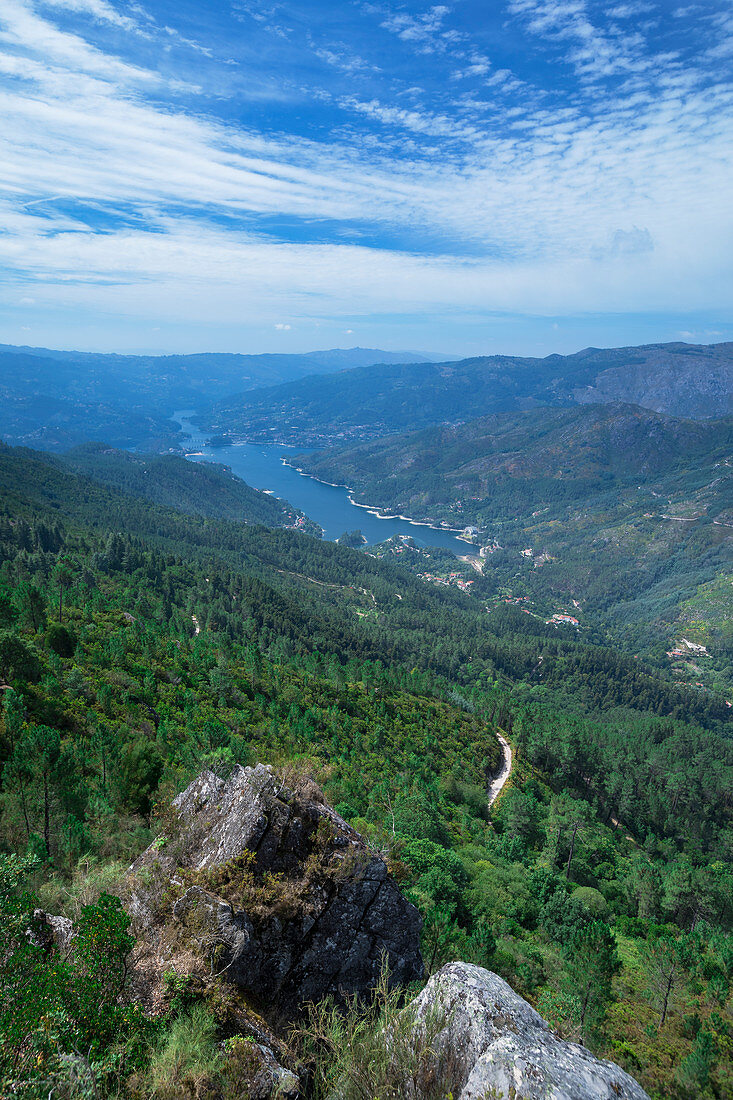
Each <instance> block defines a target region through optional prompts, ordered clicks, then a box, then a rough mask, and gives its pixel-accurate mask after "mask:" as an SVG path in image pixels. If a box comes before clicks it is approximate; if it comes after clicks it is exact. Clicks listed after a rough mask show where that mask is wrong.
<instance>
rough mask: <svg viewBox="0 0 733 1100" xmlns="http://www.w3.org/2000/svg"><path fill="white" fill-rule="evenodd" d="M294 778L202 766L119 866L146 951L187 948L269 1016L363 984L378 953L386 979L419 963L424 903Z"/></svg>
mask: <svg viewBox="0 0 733 1100" xmlns="http://www.w3.org/2000/svg"><path fill="white" fill-rule="evenodd" d="M295 787H296V788H297V789H289V788H287V787H285V786H284V785H283V783H282V782H280V781H279V780H278V779H277V777H276V776H275V774H274V773H273V771H272V769H271V768H269V767H266V766H264V765H262V764H258V765H257V766H256V767H254V768H241V767H237V768H236V769H235V770H234V771H233V773H232V774H231V775H230V776H229V778H228V779H226V780H223V779H221V778H219V777H218V776H216V775H214V773H213V772H210V771H205V772H203V773H202V774H201V775H200V776H199V777H198V778H197V779H196V780H194V782H193V783H191V784H190V786H189V787H187V788H186V790H185V791H183V793H182V794H180V795H179V796H178V797H177V798H176V799H175V800H174V803H173V805H174V809H175V814H173V815H172V822H171V827H170V828H169V829H168V830H167V832H168V834H169V835H168V836H167V837H166V838H160V839H159V840H157V841H156V842H155V843H153V844H152V845H151V846H150V848H148V849H147V850H146V851H145V852H144V853H143V854H142V855H141V856H140V858H139V859H138V860H137V861H136V862H135V863H134V864H133V866H132V867H131V868H130V872H129V876H128V888H129V909H130V912H131V915H132V916H133V919H134V923H135V926H136V933H137V935H138V936H139V937H140V938H141V940H142V941H143V943H144V944H145V943H147V945H148V948H149V950H148V957H147V961H146V965H148V967H149V966H150V963H151V955H157V957H158V965H159V969H160V970H161V971H163V970H165V968H166V966H169V965H170V961H171V959H173V960H174V962H173V965H174V967H175V958H176V957H178V958H180V957H181V956H182V954H187V955H188V956H189V957H190V956H192V955H193V956H197V957H198V959H199V961H200V962H201V963H203V964H204V966H205V968H206V969H207V970H208V972H209V973H211V974H214V975H220V976H221V977H222V978H224V979H226V980H227V981H228V982H231V983H233V984H234V985H235V986H236V988H237V989H238V990H239V991H241V993H242V994H243V995H244V997H245V998H246V1001H247V1004H248V1005H250V1006H251V1007H252V1008H254V1009H256V1010H257V1011H258V1012H260V1013H261V1014H262V1015H263V1016H264V1017H265V1018H266V1019H268V1020H270V1021H273V1022H280V1021H283V1020H287V1019H293V1018H294V1017H295V1016H297V1015H298V1013H299V1012H300V1011H302V1008H303V1005H304V1004H305V1003H307V1002H308V1001H315V1000H320V999H321V998H323V997H325V996H327V995H329V994H330V995H333V996H334V997H336V998H337V999H339V998H343V997H344V996H346V995H349V994H354V993H362V992H366V991H367V990H368V989H370V988H371V987H372V986H373V985H374V984H375V981H376V979H377V977H378V975H379V970H380V967H381V964H382V959H383V957H384V958H386V961H387V964H388V966H389V969H390V972H391V976H392V980H393V981H394V982H395V983H396V984H397V983H400V984H401V983H406V982H410V981H413V980H414V979H416V978H419V977H420V976H421V975H422V972H423V964H422V958H421V956H420V948H419V932H420V926H421V919H420V916H419V914H418V912H417V910H416V909H415V908H414V907H413V906H412V905H410V904H409V902H407V901H406V900H405V898H403V897H402V895H401V894H400V892H399V889H398V888H397V886H396V884H395V883H394V881H393V880H392V879H391V878H390V876H389V874H388V872H387V867H386V865H385V863H384V862H383V860H382V859H381V858H380V857H379V856H378V855H377V854H375V853H374V852H373V851H372V850H371V849H370V848H369V847H368V846H367V844H366V842H365V841H364V840H363V838H362V837H361V836H360V835H359V834H358V833H357V832H356V831H355V830H354V829H352V828H351V827H350V826H349V825H347V824H346V822H345V821H344V820H343V819H342V818H341V817H339V815H338V814H337V813H335V811H334V810H332V809H331V808H330V807H329V806H327V805H326V804H325V800H324V798H323V795H322V794H321V792H320V790H319V789H318V787H317V786H316V785H315V784H314V783H313V782H312V781H310V780H306V781H304V782H303V781H301V782H298V783H296V784H295Z"/></svg>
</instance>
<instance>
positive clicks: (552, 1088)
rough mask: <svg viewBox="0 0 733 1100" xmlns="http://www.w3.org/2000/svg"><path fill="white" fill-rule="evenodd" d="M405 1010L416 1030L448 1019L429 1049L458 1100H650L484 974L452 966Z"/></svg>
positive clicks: (618, 1071)
mask: <svg viewBox="0 0 733 1100" xmlns="http://www.w3.org/2000/svg"><path fill="white" fill-rule="evenodd" d="M408 1010H409V1011H410V1012H413V1013H414V1014H415V1019H416V1024H417V1026H418V1027H419V1026H420V1021H425V1020H426V1019H428V1018H429V1016H430V1014H431V1013H435V1012H436V1011H437V1012H439V1013H441V1014H443V1013H444V1014H445V1019H446V1021H447V1022H446V1023H445V1025H444V1026H443V1028H442V1030H441V1031H440V1032H439V1034H438V1035H437V1037H436V1038H435V1039H434V1040H433V1043H432V1047H433V1050H434V1051H435V1053H436V1054H437V1055H438V1058H439V1060H440V1061H441V1062H442V1063H443V1065H447V1066H449V1067H450V1070H449V1073H450V1077H451V1079H450V1081H447V1082H446V1083H445V1085H446V1089H450V1091H451V1092H452V1094H453V1096H454V1097H455V1098H456V1100H483V1098H484V1097H488V1096H505V1097H510V1096H516V1097H520V1096H521V1097H522V1100H649V1097H648V1096H647V1094H646V1093H645V1092H644V1090H643V1089H642V1088H641V1086H640V1085H639V1084H637V1082H636V1081H635V1080H634V1079H633V1078H632V1077H629V1075H628V1074H627V1073H625V1072H624V1071H623V1070H622V1069H620V1067H619V1066H617V1065H614V1063H613V1062H604V1061H601V1060H600V1059H598V1058H596V1057H594V1055H592V1054H591V1053H590V1051H588V1050H586V1048H585V1047H583V1046H579V1045H578V1044H577V1043H568V1042H563V1041H562V1040H561V1039H558V1038H556V1037H555V1036H554V1035H553V1034H552V1032H551V1031H550V1029H549V1028H548V1026H547V1024H546V1023H545V1021H544V1020H543V1019H542V1017H541V1016H539V1015H538V1014H537V1013H536V1012H535V1010H534V1009H533V1008H532V1007H531V1006H530V1005H529V1004H527V1002H526V1001H525V1000H523V999H522V998H521V997H520V996H519V995H518V994H517V993H515V992H514V990H513V989H512V988H511V986H509V985H507V983H506V982H505V981H504V980H503V979H502V978H500V977H498V975H496V974H492V973H491V971H489V970H484V969H483V968H482V967H480V966H473V965H471V964H469V963H462V962H454V963H448V965H447V966H444V967H443V968H442V970H440V971H438V973H437V974H434V975H433V977H432V978H431V979H430V981H429V982H428V984H427V985H426V986H425V989H424V990H423V991H422V993H421V994H420V995H419V996H418V997H417V998H416V999H415V1000H414V1001H413V1002H412V1003H411V1004H410V1005H409V1009H408ZM492 1090H493V1091H492ZM416 1100H420V1098H419V1097H417V1098H416Z"/></svg>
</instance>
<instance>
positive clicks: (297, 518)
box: [60, 443, 318, 534]
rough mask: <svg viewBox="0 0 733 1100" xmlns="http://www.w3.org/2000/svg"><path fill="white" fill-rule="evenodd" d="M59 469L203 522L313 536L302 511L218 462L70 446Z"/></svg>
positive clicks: (101, 445) (313, 528) (99, 445)
mask: <svg viewBox="0 0 733 1100" xmlns="http://www.w3.org/2000/svg"><path fill="white" fill-rule="evenodd" d="M60 461H61V462H63V464H64V465H65V466H68V467H70V468H71V469H72V470H74V471H75V472H77V473H80V474H85V475H86V476H88V477H90V478H92V479H93V480H94V481H99V482H101V483H102V484H103V485H108V486H110V487H111V488H113V489H119V490H120V491H121V492H123V493H126V494H128V495H130V496H135V497H144V498H145V499H146V500H150V501H152V502H153V503H154V504H162V505H164V506H166V507H171V508H175V509H177V510H178V511H179V512H187V513H190V514H191V515H199V516H206V517H208V518H209V519H231V520H238V521H239V522H240V523H261V524H264V525H265V526H267V527H294V526H296V525H297V526H298V527H301V528H305V529H308V530H310V531H311V533H313V534H317V533H318V530H317V528H316V525H315V524H313V523H311V522H310V521H309V520H308V519H307V518H306V517H305V516H304V515H303V513H302V512H299V511H298V510H297V509H295V508H291V507H290V505H289V504H288V503H287V502H285V501H281V500H278V499H277V497H273V496H270V495H268V494H267V493H262V492H260V491H259V490H258V489H253V488H251V487H250V486H249V485H247V484H246V483H245V482H244V481H242V479H241V478H238V477H235V475H234V474H233V473H232V472H231V470H230V469H229V467H227V466H223V465H221V464H220V463H214V462H204V463H194V462H187V461H186V459H185V458H181V457H179V456H178V455H136V454H130V453H129V452H128V451H117V450H114V448H111V447H107V446H105V444H104V443H89V444H85V445H84V446H82V447H76V448H74V449H73V450H71V451H67V452H66V454H64V455H63V456H62V458H61V459H60Z"/></svg>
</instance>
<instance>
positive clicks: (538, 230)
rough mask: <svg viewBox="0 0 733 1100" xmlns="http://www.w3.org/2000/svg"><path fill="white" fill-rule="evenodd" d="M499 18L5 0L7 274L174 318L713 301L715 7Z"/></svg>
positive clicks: (722, 224) (724, 286) (48, 292)
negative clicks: (696, 24)
mask: <svg viewBox="0 0 733 1100" xmlns="http://www.w3.org/2000/svg"><path fill="white" fill-rule="evenodd" d="M468 2H470V0H468ZM508 11H509V15H510V22H509V23H508V24H505V25H504V26H503V27H501V28H499V29H500V30H501V32H502V33H501V35H499V34H498V32H497V34H496V35H495V36H494V37H493V39H492V36H491V35H483V36H482V35H481V34H480V33H478V31H477V29H476V26H477V24H476V23H475V21H472V20H471V19H467V18H465V17H464V16H465V14H466V13H465V11H463V9H462V7H461V5H456V6H455V7H453V6H448V5H433V6H428V7H420V8H419V9H418V8H416V6H415V5H412V4H411V5H409V6H408V5H406V6H405V7H404V8H399V9H397V8H395V7H394V6H392V5H390V6H389V8H387V7H386V6H380V5H378V4H367V5H362V6H361V7H359V8H354V9H353V10H350V12H348V13H347V14H346V15H342V14H339V18H338V19H336V18H335V14H334V13H335V8H334V10H333V12H331V11H329V10H325V11H324V10H321V12H320V18H312V19H309V21H308V26H307V27H305V26H304V25H303V22H302V12H301V11H300V10H299V6H298V5H296V4H294V3H292V4H287V3H281V4H278V5H272V6H271V7H269V8H265V7H263V6H262V5H251V4H250V5H247V4H244V3H239V4H237V6H236V19H234V20H233V21H232V19H231V18H230V17H229V16H227V19H228V20H229V22H227V23H226V24H225V25H224V26H220V25H219V24H218V23H216V21H214V22H212V25H211V27H210V28H203V27H202V26H201V24H199V23H193V24H192V23H190V22H189V23H186V22H183V21H182V22H180V24H179V23H178V22H176V23H175V24H174V25H171V23H170V20H169V19H164V18H162V17H159V13H158V12H157V10H156V6H155V3H154V0H148V3H147V4H146V6H145V8H141V7H139V6H135V5H129V4H127V5H125V6H124V8H123V6H122V5H121V4H113V3H112V2H111V0H4V2H3V4H2V7H0V112H1V114H2V119H3V124H2V127H1V128H0V216H1V217H2V226H3V233H2V235H0V266H2V267H3V268H4V274H3V278H4V281H5V283H6V284H8V285H15V286H17V287H18V288H19V290H18V298H17V299H16V300H20V297H21V288H22V289H25V290H28V289H30V288H31V287H32V296H33V298H35V299H36V300H37V301H38V302H39V303H40V305H39V308H45V309H51V308H53V309H57V308H62V309H69V310H71V309H73V310H76V311H78V312H79V315H80V316H82V315H83V313H84V311H85V310H86V311H100V310H101V311H104V310H112V311H113V312H114V311H116V312H118V313H119V314H120V315H121V316H123V315H124V316H125V317H134V316H145V317H148V316H151V317H152V316H153V315H154V314H155V312H156V311H158V313H159V315H160V316H161V318H163V319H168V320H169V321H171V322H173V321H174V320H175V319H176V318H180V319H182V320H186V321H187V322H188V319H190V318H191V317H192V316H195V313H196V308H195V303H196V301H198V302H199V303H200V302H202V301H203V300H204V299H205V300H206V311H207V315H210V316H216V317H218V318H219V319H220V320H223V319H224V318H225V316H227V315H229V316H233V315H240V314H241V313H242V311H243V310H244V311H245V312H246V313H247V314H248V315H250V314H251V316H252V318H253V319H254V318H256V317H264V318H267V324H268V326H269V328H270V331H272V330H273V329H275V330H277V331H279V332H286V331H289V330H288V329H287V328H286V327H284V326H285V325H286V323H285V322H283V321H282V320H281V319H280V318H282V316H283V315H285V316H292V321H291V322H288V324H291V325H292V326H293V329H295V327H296V325H297V327H298V329H299V330H302V322H303V320H304V319H305V318H306V317H308V316H310V317H315V316H333V317H340V318H347V317H353V316H355V315H364V314H366V313H370V312H371V313H374V314H375V315H385V316H388V315H396V314H406V313H410V314H411V315H418V314H422V315H424V316H435V315H436V314H438V313H442V314H444V315H454V314H455V315H458V314H460V313H461V311H465V310H470V311H472V312H475V311H480V310H481V309H482V308H483V309H485V310H506V311H512V312H515V313H517V314H521V313H523V312H525V313H526V312H533V313H542V312H545V313H552V312H558V311H560V312H563V311H564V312H576V313H577V312H583V311H590V310H596V311H600V310H603V309H606V310H609V311H614V310H628V311H635V310H636V311H638V310H649V311H652V310H669V309H672V308H674V309H683V308H685V303H687V304H688V306H689V308H692V307H693V305H694V306H695V307H696V308H702V307H703V304H704V303H705V302H707V303H708V304H710V305H718V306H719V307H720V308H727V304H728V303H729V302H730V300H731V289H732V288H731V278H732V271H731V266H732V261H731V248H730V243H731V241H730V238H731V211H730V196H729V191H730V178H731V160H732V159H733V158H732V152H731V151H732V150H733V112H731V106H732V105H733V94H732V92H731V85H730V82H729V79H728V76H729V74H728V73H727V72H726V71H725V70H724V67H723V65H722V63H721V60H720V57H721V56H722V55H717V54H716V55H715V56H713V50H715V49H719V48H720V47H722V46H723V44H724V41H725V35H727V34H729V33H732V34H733V26H731V23H730V19H729V16H730V14H731V13H730V9H729V5H722V4H721V5H720V6H719V7H718V8H717V10H716V11H714V12H710V11H707V12H706V14H705V33H704V34H703V33H702V32H701V33H700V34H699V35H698V36H697V37H695V35H693V34H692V33H691V27H692V26H693V24H689V23H686V21H685V20H686V19H687V20H689V19H691V18H692V19H694V20H696V19H697V18H698V17H697V16H692V17H691V16H687V17H681V18H680V20H679V23H680V28H679V32H678V33H677V32H676V34H675V35H672V34H671V32H670V31H669V30H668V28H665V29H664V31H663V32H662V31H659V30H655V28H654V21H655V16H657V15H658V14H659V12H658V9H657V5H656V4H654V3H652V0H648V2H647V0H638V2H632V0H629V2H623V0H622V2H621V3H618V4H617V5H616V6H615V8H613V9H612V10H611V11H610V13H607V14H606V15H605V16H602V15H601V14H599V13H600V11H601V9H600V7H599V6H598V5H595V4H594V5H592V6H591V4H590V3H589V2H586V0H510V2H509V6H508ZM341 12H342V9H341V8H339V13H341ZM347 15H348V19H347ZM642 16H643V17H644V18H647V17H648V19H649V25H648V26H646V27H645V29H644V31H643V32H642V31H640V30H638V29H636V28H637V24H638V20H639V19H640V18H641V17H642ZM222 18H223V17H222ZM299 20H300V23H299ZM348 20H357V23H356V24H354V26H351V25H350V24H349V22H348ZM242 21H244V22H242ZM713 25H714V27H715V28H716V33H717V35H718V38H719V41H718V42H717V43H715V45H714V46H712V47H711V43H710V27H711V26H713ZM243 27H246V28H247V30H246V33H245V31H242V28H243ZM232 28H235V30H232ZM507 28H508V29H507ZM204 29H206V33H204ZM357 29H358V33H356V31H357ZM479 29H480V28H479ZM509 30H511V32H512V33H513V34H515V35H516V36H520V35H526V34H529V35H530V36H532V41H534V42H536V46H535V47H533V50H535V52H536V56H537V57H539V58H540V60H539V61H533V63H532V64H530V63H529V62H528V57H529V53H527V54H525V53H523V52H521V51H519V52H518V51H517V49H514V50H513V51H510V50H508V49H507V47H506V46H505V45H501V43H502V42H505V41H506V40H508V39H509V38H510V35H509ZM237 34H239V35H241V36H242V37H241V38H237ZM257 35H260V36H261V37H256V36H257ZM502 36H503V37H502ZM385 44H386V45H385ZM357 47H358V48H357ZM167 50H175V51H176V53H175V62H174V63H173V62H169V61H166V62H165V63H163V62H162V61H161V58H162V56H163V54H164V53H165V52H166V51H167ZM385 50H392V51H394V52H391V53H387V54H385ZM416 56H417V57H420V58H423V62H422V63H421V66H422V67H421V68H420V69H419V70H417V69H416V68H415V60H414V59H415V57H416ZM533 56H535V55H534V54H533ZM225 60H231V61H234V62H236V64H235V65H232V66H227V65H225V63H224V61H225ZM328 74H332V76H329V75H328ZM416 78H417V79H416ZM257 89H261V91H258V92H257V95H258V96H259V97H260V98H256V97H255V90H257ZM23 296H26V295H23ZM243 302H244V303H246V304H245V305H244V306H243V305H242V303H243ZM227 311H229V312H228V313H227ZM279 326H283V327H279Z"/></svg>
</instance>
